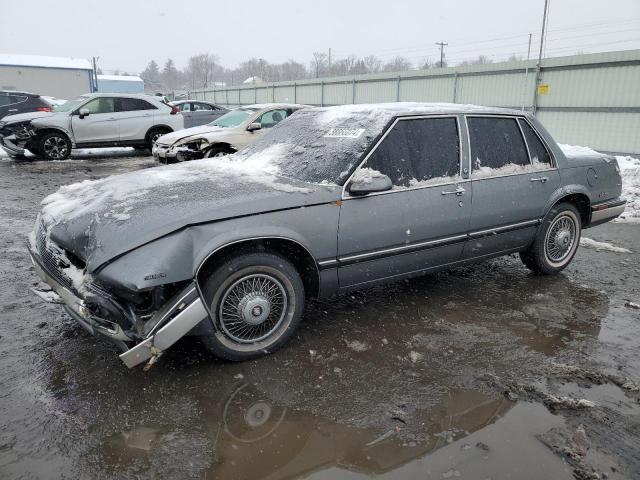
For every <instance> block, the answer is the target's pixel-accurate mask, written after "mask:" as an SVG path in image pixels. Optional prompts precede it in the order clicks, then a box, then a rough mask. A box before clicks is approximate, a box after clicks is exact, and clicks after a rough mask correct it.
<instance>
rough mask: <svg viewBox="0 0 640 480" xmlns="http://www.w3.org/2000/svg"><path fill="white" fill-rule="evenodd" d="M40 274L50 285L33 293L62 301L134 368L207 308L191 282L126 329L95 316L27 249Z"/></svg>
mask: <svg viewBox="0 0 640 480" xmlns="http://www.w3.org/2000/svg"><path fill="white" fill-rule="evenodd" d="M28 251H29V255H30V256H31V260H32V262H33V265H34V268H35V270H36V272H37V273H38V275H39V276H40V278H41V279H42V280H43V281H44V282H45V283H46V284H47V285H49V286H50V287H51V289H52V290H51V291H50V292H44V293H43V292H38V291H35V293H36V294H37V295H38V296H39V297H40V298H42V299H43V300H45V301H47V302H53V303H61V304H64V308H65V310H66V311H67V312H68V313H69V315H71V317H72V318H73V319H75V320H76V321H77V322H78V323H79V324H80V325H81V326H82V327H83V328H84V329H85V330H87V331H88V332H89V333H91V334H92V335H101V336H104V337H106V338H108V339H110V340H111V341H113V342H114V343H116V344H117V345H118V346H119V348H120V349H121V350H123V351H124V352H123V353H122V354H121V355H120V359H121V360H122V361H123V362H124V364H125V365H126V366H127V367H129V368H133V367H135V366H137V365H139V364H141V363H143V362H146V361H151V362H153V361H154V360H155V359H157V358H158V357H159V356H160V355H161V354H162V353H163V352H164V351H165V350H167V349H168V348H169V347H171V346H172V345H173V344H174V343H175V342H177V341H178V340H179V339H180V338H182V337H183V336H184V335H186V334H187V333H188V332H189V331H190V330H192V329H193V328H194V327H196V326H197V325H198V324H199V323H200V322H202V320H204V319H206V318H208V312H207V310H206V308H205V306H204V304H203V302H202V300H201V298H200V295H199V293H198V290H197V288H196V286H195V283H190V284H189V285H188V286H187V287H185V288H184V289H183V290H181V291H180V292H179V293H178V294H177V295H175V296H174V297H173V298H172V299H171V300H169V301H168V302H167V303H166V304H165V305H164V306H163V307H162V308H161V309H159V310H158V311H157V312H155V314H154V315H153V316H152V317H151V318H150V319H149V320H148V321H146V322H145V324H144V326H143V327H142V329H141V331H140V332H137V333H136V334H133V333H132V332H125V331H124V330H123V329H122V327H121V326H120V325H119V324H118V323H116V322H113V321H110V320H108V319H104V318H101V317H98V316H96V315H94V314H92V312H91V311H90V309H89V308H88V306H87V302H86V299H85V298H83V296H82V295H80V294H78V293H77V292H75V291H73V290H72V289H70V288H68V287H67V286H65V285H63V284H62V283H61V282H60V281H59V280H58V279H57V278H56V276H55V275H54V274H52V273H51V272H50V271H49V270H48V269H47V268H46V266H45V264H44V262H43V261H42V258H41V257H40V255H39V254H38V253H37V252H35V251H33V250H32V249H31V248H29V249H28Z"/></svg>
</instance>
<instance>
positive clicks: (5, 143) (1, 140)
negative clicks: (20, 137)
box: [0, 135, 25, 155]
mask: <svg viewBox="0 0 640 480" xmlns="http://www.w3.org/2000/svg"><path fill="white" fill-rule="evenodd" d="M12 136H13V135H10V136H8V137H2V136H0V147H2V149H3V150H5V151H6V152H7V153H9V154H11V155H24V154H25V149H24V148H22V147H20V146H18V145H16V144H15V143H14V142H12V141H11V140H10V137H12Z"/></svg>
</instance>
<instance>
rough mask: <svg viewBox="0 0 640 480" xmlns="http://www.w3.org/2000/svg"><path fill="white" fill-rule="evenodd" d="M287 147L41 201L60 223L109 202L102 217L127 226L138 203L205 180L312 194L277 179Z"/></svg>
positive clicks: (83, 185)
mask: <svg viewBox="0 0 640 480" xmlns="http://www.w3.org/2000/svg"><path fill="white" fill-rule="evenodd" d="M287 148H288V146H287V145H286V144H278V145H273V146H272V147H270V148H267V149H265V150H263V151H262V152H260V154H256V155H253V156H251V157H250V158H248V159H246V160H245V161H237V160H236V159H234V156H229V157H220V158H207V159H204V160H195V161H191V162H187V163H181V164H177V165H168V166H164V167H157V168H151V169H147V170H141V171H138V172H136V173H135V175H132V174H125V175H116V176H112V177H107V178H104V179H101V180H85V181H83V182H80V183H74V184H72V185H67V186H63V187H61V188H60V189H59V190H58V191H57V192H55V193H53V194H51V195H49V196H48V197H46V198H45V199H44V200H43V201H42V207H43V208H42V215H43V217H44V218H45V219H53V221H54V222H61V221H65V220H70V219H72V218H77V217H80V216H82V215H86V214H91V213H93V212H95V211H98V210H99V209H100V208H99V207H100V206H101V205H104V204H106V203H107V202H108V203H110V204H111V205H112V207H111V210H109V211H108V212H106V213H105V214H104V216H105V217H107V218H112V219H114V220H116V221H126V220H128V219H129V218H130V215H129V211H130V210H131V209H132V207H133V206H134V205H135V201H136V199H137V198H140V197H143V196H145V195H147V194H149V193H151V192H153V191H167V190H168V189H170V188H171V186H172V185H177V184H186V183H191V182H198V181H203V180H204V181H210V182H212V183H216V182H225V180H228V179H229V177H240V178H241V179H242V180H245V181H248V182H254V183H261V184H266V185H269V186H270V187H272V188H274V189H276V190H280V191H284V192H300V193H309V192H310V191H311V190H310V189H307V188H303V187H296V186H294V185H289V184H287V183H282V182H281V181H279V179H278V178H277V176H276V175H277V172H278V167H277V163H276V161H275V160H276V159H277V158H279V157H280V156H282V155H283V154H284V152H285V151H286V150H287ZM46 223H48V224H50V223H52V222H49V221H47V222H46Z"/></svg>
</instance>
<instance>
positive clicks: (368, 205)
mask: <svg viewBox="0 0 640 480" xmlns="http://www.w3.org/2000/svg"><path fill="white" fill-rule="evenodd" d="M460 145H461V143H460V129H459V122H458V119H457V118H456V117H454V116H443V117H412V118H405V119H399V120H396V122H395V123H394V124H393V125H392V126H391V127H390V129H389V130H388V131H387V132H386V134H385V135H384V136H383V138H382V139H381V140H380V142H379V143H378V145H377V146H376V147H375V148H374V149H373V150H372V152H371V153H370V154H369V156H368V158H367V159H366V161H365V162H364V164H363V165H362V166H361V167H360V169H362V168H370V169H373V170H377V171H379V172H381V173H384V174H385V175H387V176H389V178H391V180H392V182H393V185H394V187H393V190H390V191H387V192H381V193H372V194H369V195H366V196H362V197H351V196H349V195H348V193H347V192H348V184H347V187H346V189H345V198H344V201H343V203H342V206H341V209H340V225H339V231H338V265H339V269H338V275H339V280H340V286H341V287H350V286H354V285H362V284H367V283H370V282H375V281H377V280H380V279H383V278H392V277H399V276H402V275H407V274H411V273H413V272H420V271H425V270H429V269H431V268H434V267H436V266H439V265H443V264H448V263H452V262H456V261H457V260H459V259H460V258H461V255H462V248H463V245H464V241H465V239H466V234H467V231H468V227H469V217H470V214H471V190H470V189H469V188H468V184H469V181H468V179H466V177H467V176H468V169H466V172H465V167H463V168H462V169H461V165H465V166H466V165H468V163H467V160H468V159H467V158H466V157H465V156H464V154H463V152H462V151H461V148H460Z"/></svg>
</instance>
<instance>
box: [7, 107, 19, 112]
mask: <svg viewBox="0 0 640 480" xmlns="http://www.w3.org/2000/svg"><path fill="white" fill-rule="evenodd" d="M7 111H8V112H17V111H18V109H17V108H12V109H11V110H7Z"/></svg>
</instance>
